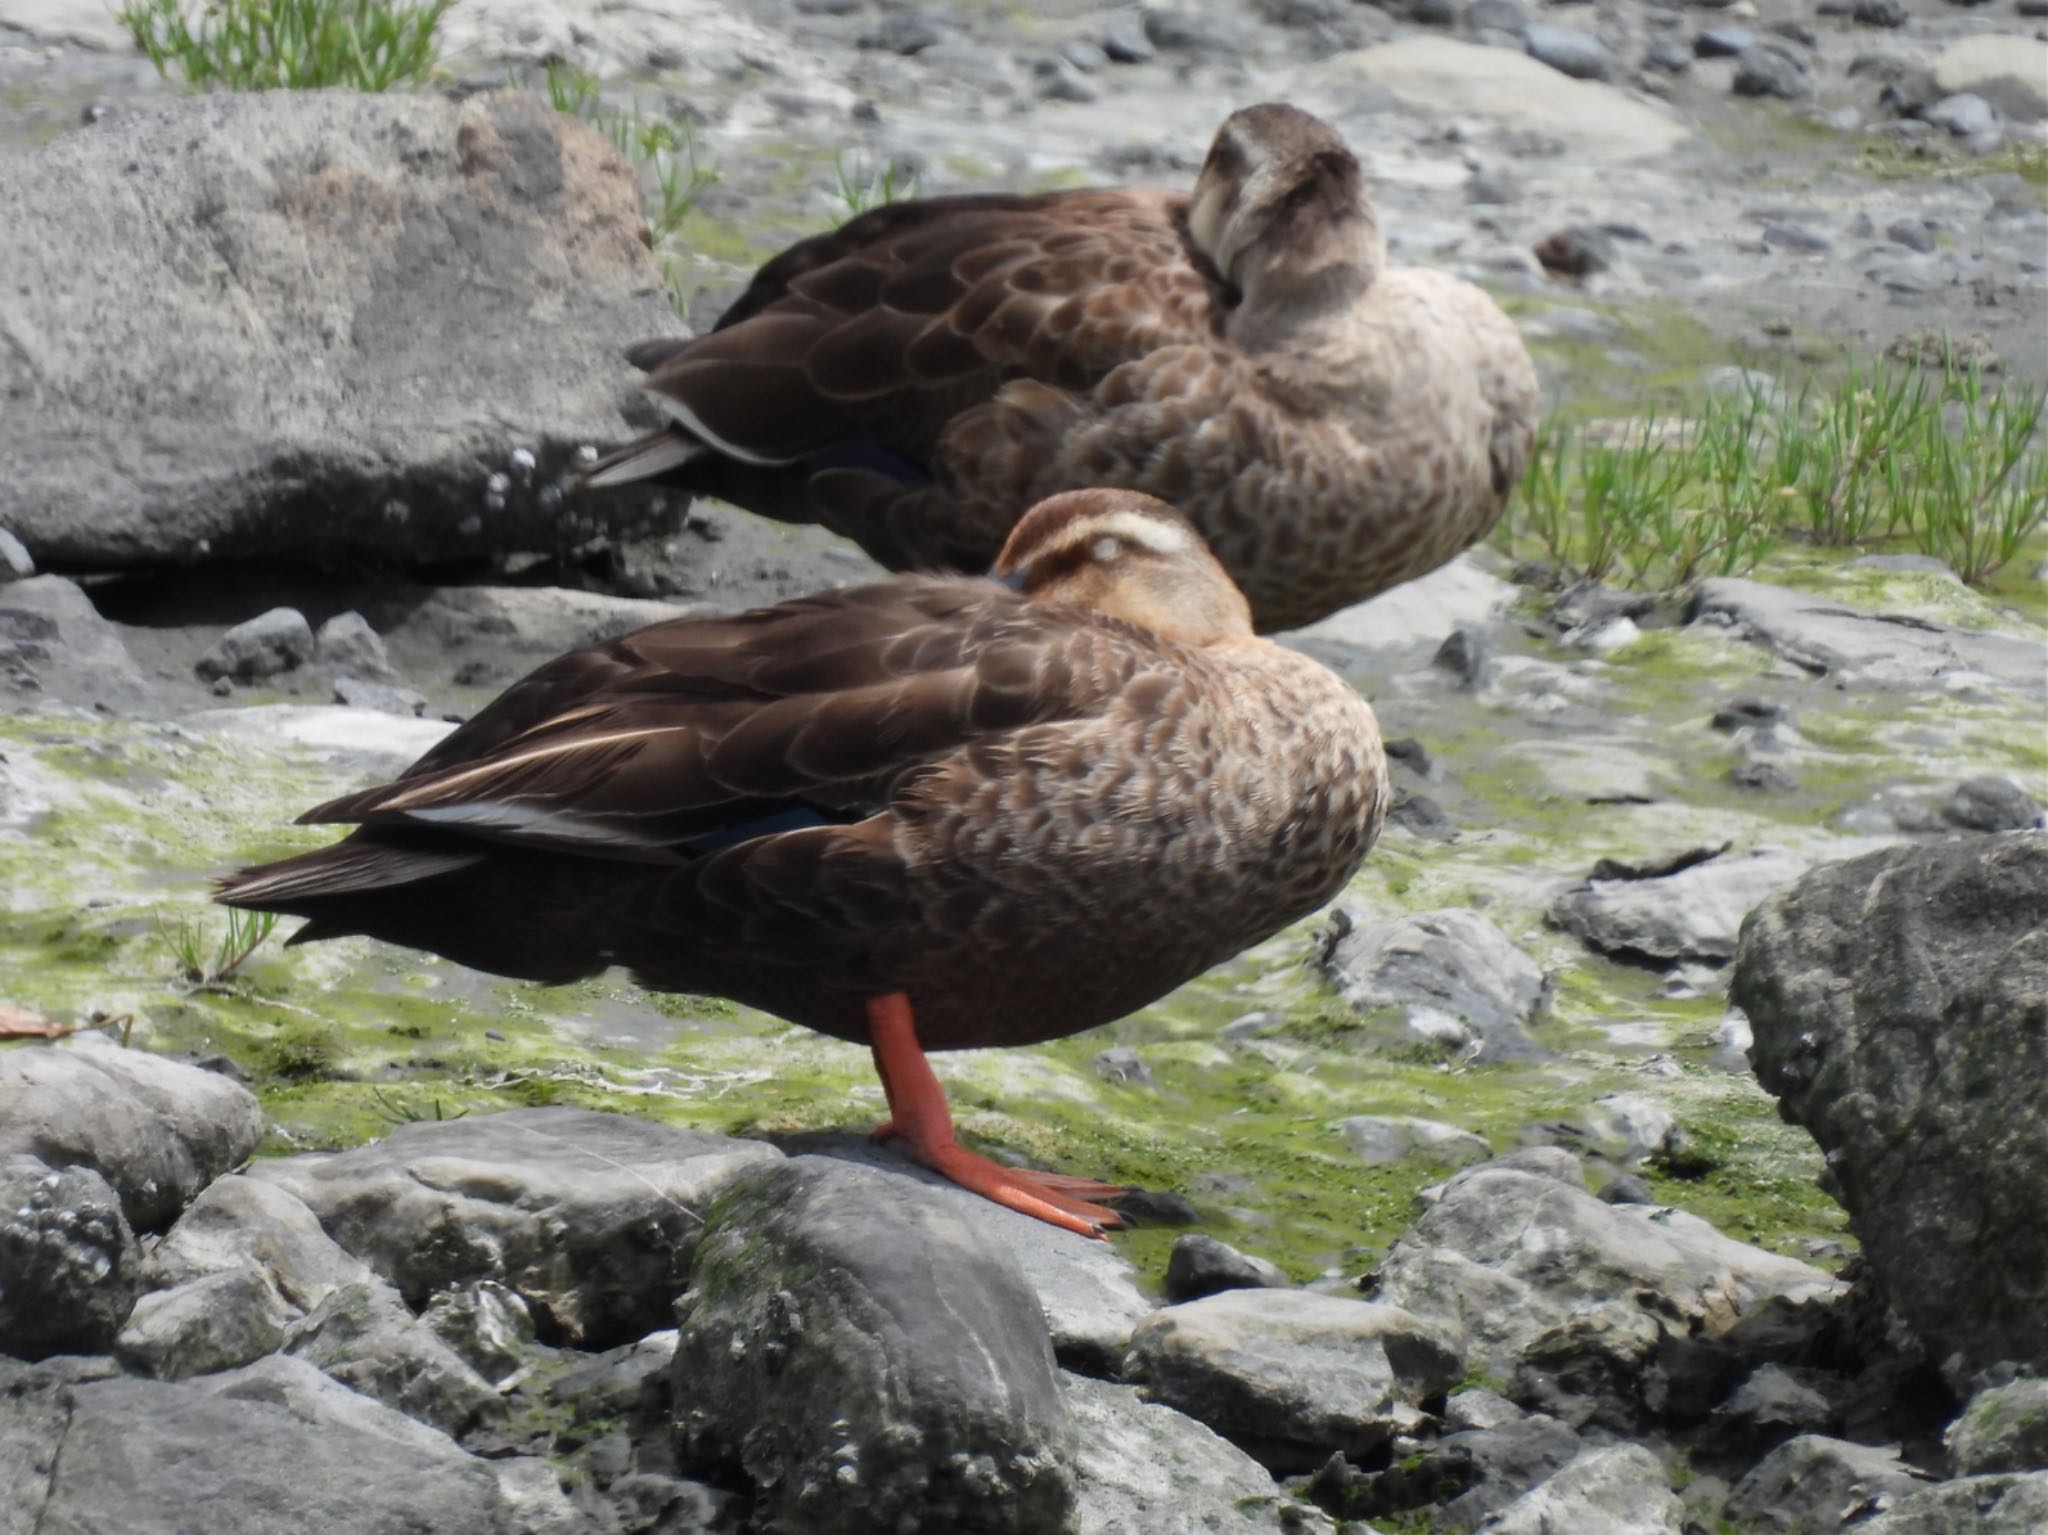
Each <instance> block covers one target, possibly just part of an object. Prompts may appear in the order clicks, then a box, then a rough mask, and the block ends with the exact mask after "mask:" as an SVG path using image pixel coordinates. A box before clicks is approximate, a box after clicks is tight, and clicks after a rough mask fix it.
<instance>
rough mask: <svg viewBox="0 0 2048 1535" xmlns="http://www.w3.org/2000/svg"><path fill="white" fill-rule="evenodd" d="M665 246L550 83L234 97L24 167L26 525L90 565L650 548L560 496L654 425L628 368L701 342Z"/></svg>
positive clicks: (64, 554) (119, 122)
mask: <svg viewBox="0 0 2048 1535" xmlns="http://www.w3.org/2000/svg"><path fill="white" fill-rule="evenodd" d="M644 228H645V223H644V219H643V216H642V213H641V211H640V200H639V191H638V187H637V185H636V183H635V181H634V178H633V175H632V172H631V170H630V169H629V167H628V166H627V164H626V162H625V161H624V160H623V159H622V158H620V157H619V156H618V155H617V153H616V152H615V151H614V150H613V149H612V148H611V146H610V145H609V144H607V143H606V142H605V141H604V140H603V139H602V138H601V137H600V136H599V135H598V134H596V133H595V132H594V131H592V130H591V129H590V128H588V127H587V126H585V125H583V124H582V123H580V122H578V121H577V120H576V119H575V118H573V117H571V116H568V115H566V114H561V113H556V112H554V111H551V110H550V109H549V107H548V104H547V102H546V101H545V100H542V99H540V98H539V97H537V96H534V95H532V94H529V93H525V92H512V91H504V92H498V93H495V94H488V95H483V96H476V97H471V98H469V99H467V100H465V101H461V102H455V101H451V100H448V99H446V98H445V97H442V96H438V95H431V94H425V93H422V94H408V93H399V92H393V93H391V94H388V95H364V94H358V93H354V92H349V91H268V92H261V93H242V92H228V91H222V92H216V93H211V94H207V95H203V96H193V97H189V98H186V99H181V100H172V101H165V102H159V103H153V104H151V105H148V106H144V107H138V108H137V109H135V110H132V111H123V112H120V113H117V114H116V115H115V116H114V117H112V118H111V119H110V120H108V121H107V122H104V123H101V124H100V125H98V126H97V127H96V128H94V130H93V131H92V132H90V133H68V134H65V135H63V136H61V137H59V138H57V139H55V140H54V141H52V142H51V143H49V144H46V145H43V146H42V147H40V148H37V149H33V150H30V151H28V152H27V153H25V154H16V155H10V156H8V157H6V158H5V159H0V268H4V269H5V270H6V271H7V273H8V282H7V285H6V288H5V290H4V291H0V338H4V340H5V342H6V343H7V344H0V401H4V402H5V411H6V415H7V419H8V430H7V434H6V438H5V445H4V448H0V524H4V525H6V526H7V527H8V528H10V529H11V530H12V531H13V532H14V533H15V534H16V535H17V536H18V537H19V538H20V539H21V541H22V542H23V543H24V544H26V545H27V546H28V549H29V551H30V552H31V553H32V554H33V555H34V556H35V557H36V559H37V560H38V561H39V562H40V563H42V564H44V565H50V564H64V565H71V566H86V567H115V566H136V565H154V564H166V563H182V562H184V561H188V560H191V559H193V558H195V557H201V556H205V555H209V554H210V555H211V556H212V557H214V558H222V559H262V558H269V557H277V556H283V557H287V558H290V559H293V560H296V561H302V562H303V561H314V562H318V561H331V562H342V561H348V560H351V559H358V558H365V557H367V558H371V559H374V560H376V561H378V562H380V563H384V564H389V563H392V562H407V561H426V560H450V559H466V558H475V557H476V556H478V555H480V554H482V553H485V552H487V551H490V550H503V549H542V550H552V549H554V548H556V547H557V546H558V545H563V544H567V543H573V542H576V541H578V539H579V538H581V537H583V536H587V535H588V534H589V533H591V532H594V531H602V530H605V529H614V528H620V529H622V528H630V527H638V526H640V525H641V524H642V522H643V521H644V518H645V515H646V508H647V507H648V506H649V505H650V504H651V503H650V502H649V501H648V500H647V498H645V497H644V496H638V497H610V498H605V497H591V496H586V495H584V494H582V493H580V492H571V493H569V495H568V496H567V497H564V495H563V493H562V492H561V490H560V489H559V488H558V487H557V481H558V480H559V479H560V477H561V474H562V472H563V471H564V469H565V468H567V467H568V466H569V465H570V463H571V461H572V459H573V458H574V456H575V454H576V453H577V451H578V449H579V448H580V447H582V446H583V445H585V444H596V443H605V442H610V441H613V440H616V439H619V438H622V437H624V436H626V435H628V434H629V433H630V432H631V430H632V429H633V421H632V420H631V419H629V412H631V413H636V414H644V412H645V407H644V406H642V405H639V404H638V403H637V402H636V401H635V399H634V396H635V393H636V391H635V390H634V389H633V386H632V384H631V380H630V370H629V369H627V368H626V367H625V366H624V364H623V363H622V362H621V361H620V359H619V357H618V349H619V347H620V346H621V345H623V344H625V343H627V342H629V341H631V340H633V339H636V338H639V337H644V336H651V335H658V334H661V333H663V332H674V331H677V330H679V329H680V323H679V322H678V321H677V319H676V316H675V313H674V310H673V309H672V308H671V306H670V304H669V301H668V298H667V295H666V293H665V291H664V287H663V283H662V278H661V274H660V273H659V271H658V270H657V269H656V266H655V263H654V261H653V258H652V257H651V256H650V255H649V253H648V250H647V247H646V246H645V244H643V243H642V234H643V231H644ZM142 295H146V296H147V297H146V301H138V296H142ZM82 445H83V446H82Z"/></svg>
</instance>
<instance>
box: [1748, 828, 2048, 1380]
mask: <svg viewBox="0 0 2048 1535" xmlns="http://www.w3.org/2000/svg"><path fill="white" fill-rule="evenodd" d="M1729 997H1730V1000H1731V1001H1732V1002H1734V1004H1735V1005H1736V1006H1737V1007H1739V1008H1741V1009H1742V1010H1743V1012H1744V1013H1746V1014H1747V1015H1748V1017H1749V1022H1750V1027H1751V1029H1752V1030H1753V1032H1754V1036H1755V1038H1754V1043H1753V1044H1752V1046H1751V1049H1750V1058H1751V1060H1752V1061H1754V1062H1755V1064H1756V1068H1757V1079H1758V1080H1759V1081H1760V1082H1762V1083H1763V1085H1764V1086H1765V1087H1766V1088H1768V1089H1769V1090H1770V1091H1771V1092H1772V1093H1774V1094H1776V1095H1777V1097H1778V1101H1779V1104H1780V1106H1781V1108H1782V1110H1783V1112H1784V1114H1785V1116H1786V1117H1787V1118H1788V1119H1791V1120H1793V1121H1794V1122H1796V1123H1799V1124H1803V1125H1805V1126H1806V1127H1807V1129H1809V1130H1811V1131H1812V1132H1813V1136H1814V1139H1815V1140H1817V1141H1818V1142H1819V1143H1820V1146H1821V1149H1822V1150H1823V1151H1824V1152H1826V1153H1827V1174H1826V1177H1827V1180H1828V1183H1829V1186H1830V1188H1831V1189H1832V1190H1833V1191H1834V1192H1835V1194H1836V1197H1838V1198H1839V1199H1840V1200H1841V1201H1842V1204H1843V1205H1844V1206H1845V1207H1846V1208H1847V1210H1848V1211H1849V1222H1850V1227H1851V1229H1852V1230H1854V1231H1855V1232H1856V1234H1857V1236H1858V1238H1859V1239H1860V1240H1861V1241H1862V1244H1863V1256H1864V1261H1865V1263H1866V1264H1867V1265H1868V1269H1869V1272H1870V1273H1871V1274H1873V1275H1874V1276H1875V1277H1876V1279H1877V1280H1878V1282H1879V1283H1880V1284H1881V1285H1882V1286H1883V1288H1884V1293H1885V1294H1886V1295H1887V1296H1888V1297H1889V1299H1890V1301H1891V1303H1892V1304H1893V1305H1894V1306H1896V1307H1897V1308H1898V1310H1899V1312H1900V1313H1901V1314H1902V1315H1903V1316H1904V1317H1905V1318H1906V1320H1907V1321H1908V1322H1910V1323H1911V1324H1912V1325H1913V1327H1914V1328H1915V1329H1916V1330H1917V1331H1918V1332H1919V1333H1920V1334H1921V1336H1922V1337H1923V1338H1924V1339H1925V1340H1926V1341H1927V1342H1928V1343H1929V1345H1930V1352H1931V1354H1932V1356H1933V1357H1934V1358H1935V1359H1937V1360H1940V1359H1945V1358H1947V1357H1948V1356H1950V1355H1951V1354H1956V1355H1958V1356H1960V1357H1959V1363H1960V1364H1961V1366H1962V1368H1963V1369H1964V1370H1965V1371H1966V1372H1967V1371H1970V1370H1974V1369H1982V1368H1985V1367H1987V1366H1990V1365H1994V1364H1998V1363H2001V1362H2004V1361H2015V1362H2019V1363H2022V1364H2026V1365H2028V1366H2030V1367H2031V1368H2033V1369H2035V1370H2048V1225H2044V1223H2043V1222H2042V1220H2041V1218H2040V1216H2041V1211H2042V1210H2043V1209H2048V1120H2044V1119H2043V1117H2042V1115H2041V1113H2040V1108H2039V1104H2038V1101H2037V1100H2038V1096H2039V1083H2040V1082H2041V1080H2042V1077H2043V1075H2044V1074H2048V1038H2044V1036H2043V1030H2042V1026H2041V1019H2042V1017H2043V1015H2044V1012H2048V832H2038V831H2024V832H2005V833H2001V834H1999V835H1996V836H1987V837H1971V838H1968V839H1965V840H1959V841H1953V842H1944V843H1937V844H1933V845H1927V846H1920V847H1909V848H1893V849H1887V850H1886V851H1884V852H1880V853H1873V854H1870V855H1868V856H1866V857H1863V858H1855V859H1850V860H1848V861H1847V862H1844V863H1837V864H1830V865H1828V866H1826V867H1825V868H1821V869H1817V870H1815V871H1814V872H1813V873H1812V874H1810V875H1808V876H1807V877H1806V878H1805V879H1803V880H1801V881H1800V882H1799V883H1798V884H1796V885H1794V886H1793V887H1792V888H1791V889H1790V890H1787V891H1785V892H1784V893H1783V894H1781V895H1779V896H1777V897H1775V898H1774V899H1772V900H1771V901H1769V902H1767V903H1766V904H1765V905H1764V907H1763V908H1762V909H1761V910H1760V911H1758V912H1757V914H1756V916H1755V917H1754V918H1753V919H1752V920H1751V922H1750V924H1749V926H1748V927H1747V928H1746V929H1745V930H1744V933H1743V941H1742V951H1741V953H1740V954H1739V955H1738V956H1737V957H1736V962H1735V970H1734V975H1733V978H1732V980H1731V983H1730V988H1729Z"/></svg>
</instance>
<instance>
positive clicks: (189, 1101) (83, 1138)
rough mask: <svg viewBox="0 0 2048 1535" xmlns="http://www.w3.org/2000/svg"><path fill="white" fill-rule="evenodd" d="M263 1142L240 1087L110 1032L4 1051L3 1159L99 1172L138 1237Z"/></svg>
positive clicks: (259, 1119)
mask: <svg viewBox="0 0 2048 1535" xmlns="http://www.w3.org/2000/svg"><path fill="white" fill-rule="evenodd" d="M262 1136H263V1110H262V1109H261V1108H260V1107H259V1106H258V1105H257V1102H256V1099H255V1098H254V1096H253V1095H251V1093H250V1092H249V1090H248V1089H247V1088H245V1087H243V1086H241V1085H240V1084H239V1083H236V1082H233V1081H230V1080H229V1079H228V1078H226V1077H224V1076H220V1075H218V1074H217V1073H214V1072H211V1071H202V1070H200V1069H199V1068H198V1067H197V1066H187V1065H185V1064H184V1063H183V1062H180V1061H173V1060H170V1059H168V1058H166V1057H164V1056H161V1055H151V1054H150V1053H149V1052H148V1051H146V1050H129V1049H125V1048H123V1047H122V1046H120V1045H117V1044H115V1043H114V1042H113V1041H112V1040H110V1039H109V1038H107V1036H106V1035H104V1034H99V1033H83V1034H74V1035H72V1036H70V1037H69V1038H68V1039H63V1040H59V1041H58V1042H57V1043H56V1044H54V1045H50V1046H47V1047H36V1048H31V1049H23V1050H8V1051H4V1052H0V1155H5V1154H7V1153H9V1152H26V1153H27V1154H28V1155H30V1156H33V1157H38V1158H40V1159H41V1160H43V1161H44V1162H47V1163H48V1164H49V1165H50V1166H52V1167H71V1166H83V1167H90V1168H92V1169H93V1171H95V1172H97V1173H98V1174H99V1175H100V1176H101V1177H102V1178H104V1179H106V1180H107V1182H108V1183H109V1184H110V1185H112V1187H113V1189H114V1191H115V1193H117V1194H119V1195H120V1196H121V1209H122V1212H123V1213H124V1214H125V1215H126V1216H127V1218H128V1223H129V1224H130V1225H131V1226H133V1227H134V1228H135V1229H136V1230H137V1231H161V1230H162V1229H163V1228H164V1227H166V1226H168V1225H169V1224H170V1223H171V1222H172V1221H174V1220H175V1219H177V1217H178V1213H179V1212H180V1211H181V1210H183V1209H184V1208H185V1206H186V1205H187V1204H189V1203H190V1202H191V1201H192V1200H193V1199H194V1198H196V1197H197V1196H198V1194H199V1191H200V1190H201V1189H203V1188H205V1187H206V1185H207V1184H209V1183H211V1182H212V1181H213V1180H214V1179H215V1178H217V1177H219V1176H220V1175H221V1174H222V1173H224V1172H226V1171H227V1170H228V1169H229V1168H231V1167H234V1166H235V1165H236V1164H237V1163H240V1162H242V1161H243V1160H245V1159H246V1158H247V1157H248V1155H249V1153H250V1152H252V1151H254V1150H255V1149H256V1143H257V1141H258V1140H260V1139H261V1138H262Z"/></svg>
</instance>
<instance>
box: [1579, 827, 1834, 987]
mask: <svg viewBox="0 0 2048 1535" xmlns="http://www.w3.org/2000/svg"><path fill="white" fill-rule="evenodd" d="M1811 867H1812V863H1811V860H1809V859H1807V858H1804V857H1801V856H1800V855H1799V854H1797V853H1789V852H1783V851H1780V850H1777V849H1757V850H1756V851H1753V852H1748V853H1723V854H1721V855H1720V856H1718V857H1715V858H1712V859H1709V860H1706V861H1704V862H1701V863H1696V864H1693V865H1691V866H1690V867H1688V868H1684V869H1681V870H1679V871H1678V872H1677V873H1676V874H1667V875H1664V876H1663V877H1661V878H1657V879H1591V880H1588V881H1586V882H1585V883H1584V884H1582V885H1579V886H1576V887H1575V888H1573V889H1570V890H1567V891H1565V892H1564V893H1563V894H1561V895H1559V896H1558V897H1557V898H1556V900H1554V901H1553V902H1551V905H1550V910H1549V912H1548V914H1547V915H1548V918H1549V920H1550V922H1551V923H1553V924H1554V925H1555V926H1558V927H1561V928H1563V929H1564V930H1565V931H1566V932H1569V933H1573V934H1576V935H1577V936H1578V937H1579V938H1581V939H1583V940H1584V941H1585V942H1586V943H1587V944H1588V945H1589V946H1590V947H1592V948H1595V949H1598V950H1599V951H1600V952H1601V953H1603V954H1609V955H1613V956H1615V957H1616V958H1621V959H1628V960H1633V961H1635V962H1637V963H1649V964H1655V965H1660V966H1662V965H1671V964H1676V963H1679V962H1681V961H1684V960H1708V961H1712V962H1719V961H1722V960H1726V959H1729V958H1731V957H1733V955H1734V953H1735V940H1736V935H1737V934H1738V933H1739V932H1740V931H1741V929H1742V919H1743V918H1744V917H1746V916H1748V915H1749V914H1750V912H1752V911H1754V910H1755V909H1756V907H1757V906H1758V904H1759V903H1761V902H1762V901H1763V899H1764V898H1765V897H1766V896H1768V895H1770V894H1771V893H1772V892H1774V891H1777V890H1781V889H1783V888H1784V887H1785V886H1787V885H1789V884H1791V883H1792V881H1793V880H1795V879H1797V878H1798V877H1799V876H1800V875H1802V874H1804V873H1805V872H1806V871H1807V870H1808V869H1809V868H1811Z"/></svg>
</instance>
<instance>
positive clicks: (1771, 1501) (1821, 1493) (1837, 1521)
mask: <svg viewBox="0 0 2048 1535" xmlns="http://www.w3.org/2000/svg"><path fill="white" fill-rule="evenodd" d="M1920 1485H1922V1484H1921V1483H1920V1482H1919V1480H1918V1479H1917V1478H1915V1477H1914V1475H1913V1474H1912V1472H1910V1471H1908V1470H1907V1469H1906V1466H1905V1464H1904V1462H1902V1461H1901V1460H1900V1459H1899V1452H1898V1451H1897V1449H1895V1448H1892V1447H1888V1446H1887V1447H1879V1446H1875V1445H1864V1444H1852V1443H1850V1442H1849V1441H1847V1440H1844V1439H1829V1438H1827V1437H1825V1436H1824V1435H1821V1434H1801V1435H1800V1436H1799V1437H1798V1438H1796V1439H1789V1440H1787V1441H1786V1442H1785V1443H1783V1444H1781V1445H1779V1446H1778V1447H1777V1448H1776V1449H1775V1450H1773V1451H1771V1453H1770V1454H1768V1455H1766V1456H1765V1457H1764V1458H1763V1459H1762V1460H1761V1461H1759V1462H1758V1463H1757V1464H1756V1466H1755V1467H1754V1468H1752V1469H1751V1470H1750V1472H1749V1474H1748V1475H1746V1476H1744V1477H1743V1478H1742V1479H1741V1480H1740V1481H1739V1482H1737V1483H1736V1484H1735V1488H1734V1490H1733V1491H1732V1492H1730V1493H1729V1495H1728V1506H1727V1510H1726V1512H1727V1517H1728V1518H1730V1519H1734V1520H1745V1521H1752V1520H1753V1521H1757V1522H1759V1523H1762V1522H1764V1521H1769V1523H1768V1526H1767V1527H1769V1528H1772V1529H1775V1530H1778V1531H1782V1532H1783V1535H1836V1532H1837V1531H1839V1530H1840V1529H1841V1528H1842V1511H1843V1510H1844V1509H1849V1508H1855V1507H1859V1506H1861V1505H1863V1504H1865V1503H1867V1502H1868V1501H1870V1500H1871V1499H1873V1498H1878V1497H1883V1496H1885V1495H1886V1494H1889V1495H1890V1496H1892V1497H1893V1498H1898V1497H1900V1496H1902V1495H1904V1494H1906V1493H1909V1492H1911V1491H1913V1490H1914V1489H1915V1488H1917V1487H1919V1486H1920ZM1870 1528H1871V1526H1870V1525H1868V1524H1858V1525H1857V1526H1856V1529H1857V1530H1858V1532H1859V1535H1861V1532H1862V1531H1865V1530H1868V1529H1870Z"/></svg>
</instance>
